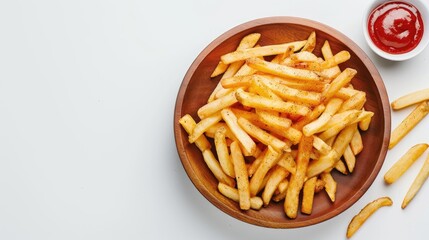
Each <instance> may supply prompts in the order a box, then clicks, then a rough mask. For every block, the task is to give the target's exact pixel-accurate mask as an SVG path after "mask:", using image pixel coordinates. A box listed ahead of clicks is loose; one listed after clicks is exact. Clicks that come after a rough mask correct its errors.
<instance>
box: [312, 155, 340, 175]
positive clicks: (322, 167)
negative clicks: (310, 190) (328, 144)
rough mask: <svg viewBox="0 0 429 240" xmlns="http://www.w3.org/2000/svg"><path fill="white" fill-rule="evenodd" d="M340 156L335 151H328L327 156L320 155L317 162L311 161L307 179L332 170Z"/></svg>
mask: <svg viewBox="0 0 429 240" xmlns="http://www.w3.org/2000/svg"><path fill="white" fill-rule="evenodd" d="M339 158H340V156H339V155H338V153H337V152H336V151H335V150H331V151H329V153H328V154H326V155H322V156H321V157H320V158H319V159H318V160H317V161H312V162H311V163H310V164H309V165H308V168H307V173H306V174H307V177H308V178H311V177H314V176H317V175H319V174H320V173H322V172H324V171H326V170H329V169H332V168H333V167H334V166H335V164H336V163H337V162H338V159H339Z"/></svg>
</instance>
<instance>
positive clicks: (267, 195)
mask: <svg viewBox="0 0 429 240" xmlns="http://www.w3.org/2000/svg"><path fill="white" fill-rule="evenodd" d="M288 175H289V172H288V171H287V170H286V169H284V168H283V167H280V166H276V168H275V169H274V171H273V173H272V174H271V175H270V177H269V179H268V180H267V183H266V184H265V188H264V191H263V192H262V201H263V202H264V205H265V206H267V205H268V204H269V203H270V201H271V198H272V196H273V194H274V192H275V191H276V189H277V186H278V185H279V183H280V182H281V181H282V180H283V179H285V178H286V177H287V176H288Z"/></svg>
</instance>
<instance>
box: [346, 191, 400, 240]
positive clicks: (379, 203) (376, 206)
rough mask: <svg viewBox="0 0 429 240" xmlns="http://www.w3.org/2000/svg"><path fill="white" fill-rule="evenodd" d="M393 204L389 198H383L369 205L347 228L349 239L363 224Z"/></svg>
mask: <svg viewBox="0 0 429 240" xmlns="http://www.w3.org/2000/svg"><path fill="white" fill-rule="evenodd" d="M392 204H393V202H392V200H391V199H390V198H389V197H381V198H378V199H376V200H374V201H372V202H370V203H368V204H367V205H366V206H365V207H364V208H362V210H361V211H360V212H359V213H358V214H357V215H355V216H354V217H353V219H352V220H351V221H350V223H349V226H348V227H347V234H346V236H347V238H351V237H352V236H353V234H355V232H356V231H357V230H358V229H359V228H360V227H361V226H362V224H363V223H364V222H365V221H366V220H367V219H368V218H369V217H370V216H371V215H372V214H373V213H374V212H376V211H377V210H378V209H380V208H381V207H384V206H392Z"/></svg>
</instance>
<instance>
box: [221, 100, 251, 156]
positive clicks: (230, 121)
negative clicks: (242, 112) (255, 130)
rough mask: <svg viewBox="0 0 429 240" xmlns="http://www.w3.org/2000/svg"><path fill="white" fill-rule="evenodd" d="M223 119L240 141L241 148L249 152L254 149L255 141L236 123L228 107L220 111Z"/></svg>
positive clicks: (235, 118)
mask: <svg viewBox="0 0 429 240" xmlns="http://www.w3.org/2000/svg"><path fill="white" fill-rule="evenodd" d="M221 115H222V118H223V120H224V121H225V122H226V124H227V125H228V127H229V129H230V130H231V132H232V133H233V134H234V136H235V137H236V138H237V139H238V141H240V143H241V145H242V146H243V148H244V149H245V150H246V151H247V152H248V153H250V154H252V153H254V152H255V151H256V143H255V142H254V141H253V139H252V138H251V137H250V136H249V135H248V134H247V133H246V132H245V131H244V130H243V129H242V128H241V127H240V126H239V125H238V122H237V117H236V116H235V114H234V112H232V111H231V109H229V108H225V109H223V110H222V111H221Z"/></svg>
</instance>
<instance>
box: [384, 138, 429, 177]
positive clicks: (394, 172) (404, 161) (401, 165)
mask: <svg viewBox="0 0 429 240" xmlns="http://www.w3.org/2000/svg"><path fill="white" fill-rule="evenodd" d="M428 146H429V145H428V144H426V143H420V144H417V145H414V146H413V147H411V148H410V149H409V150H408V151H407V152H406V153H405V154H404V155H403V156H402V157H401V158H400V159H399V160H398V161H397V162H395V164H393V166H392V167H390V169H389V170H388V171H387V172H386V174H384V181H385V182H386V183H387V184H392V183H394V182H395V181H396V180H398V178H400V177H401V176H402V174H404V173H405V172H406V171H407V170H408V168H410V167H411V165H412V164H413V163H414V162H415V161H416V160H417V159H418V158H419V157H420V156H421V155H422V154H423V153H424V152H425V151H426V149H427V148H428Z"/></svg>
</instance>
